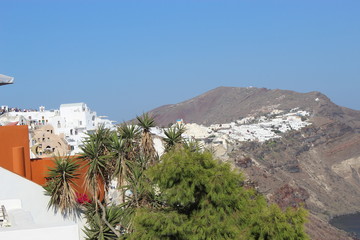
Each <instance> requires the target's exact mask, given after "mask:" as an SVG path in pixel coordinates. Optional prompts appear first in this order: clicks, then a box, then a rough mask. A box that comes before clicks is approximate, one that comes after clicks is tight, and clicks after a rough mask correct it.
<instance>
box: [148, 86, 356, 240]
mask: <svg viewBox="0 0 360 240" xmlns="http://www.w3.org/2000/svg"><path fill="white" fill-rule="evenodd" d="M291 109H300V110H303V111H306V112H309V114H310V115H309V117H308V120H307V121H309V122H310V123H311V125H308V126H306V127H304V128H301V129H300V130H292V131H287V132H284V133H280V135H281V137H280V138H276V139H269V140H267V141H265V142H259V141H238V142H236V143H231V144H232V146H231V147H229V148H227V156H229V158H227V160H228V161H230V162H232V163H234V165H235V166H237V167H239V168H241V169H242V170H243V171H244V172H245V173H246V175H247V176H248V177H249V178H250V180H251V182H252V183H253V184H254V185H256V186H257V187H258V189H259V191H260V192H262V193H264V194H266V195H267V196H268V198H269V199H270V200H272V201H274V202H277V203H278V204H280V205H281V206H284V207H285V206H294V205H298V204H300V203H301V204H305V206H306V207H307V208H308V209H309V210H310V211H311V212H312V214H314V217H312V218H311V220H312V223H313V224H308V228H309V231H310V232H311V233H312V236H313V237H314V239H322V238H321V237H318V236H316V234H315V233H316V232H317V230H316V226H317V227H319V226H322V227H321V228H323V229H329V230H328V231H327V232H328V233H329V236H330V235H332V237H334V236H336V234H335V235H334V230H333V229H332V228H329V226H325V225H326V224H325V223H326V222H325V223H324V222H321V221H320V220H319V219H318V218H316V217H315V216H317V217H320V218H321V219H324V220H327V219H329V218H330V217H332V216H334V215H340V214H346V213H353V212H356V211H359V210H360V147H359V146H360V111H355V110H351V109H348V108H344V107H340V106H337V105H336V104H334V103H333V102H331V101H330V99H329V98H327V97H326V96H325V95H323V94H321V93H319V92H310V93H297V92H293V91H287V90H269V89H265V88H235V87H219V88H216V89H214V90H211V91H209V92H207V93H205V94H202V95H200V96H198V97H195V98H193V99H190V100H187V101H184V102H182V103H178V104H173V105H166V106H163V107H159V108H157V109H154V110H152V111H151V113H152V114H153V115H154V116H155V118H156V121H157V122H158V124H159V125H160V126H161V125H162V126H167V125H168V124H169V123H172V122H174V121H175V120H176V119H183V120H184V122H186V123H197V124H203V125H207V126H209V125H210V124H215V123H217V124H224V123H231V122H236V121H238V120H240V119H243V118H246V117H249V116H251V117H255V118H257V117H261V116H268V115H269V114H271V113H273V112H274V110H276V111H281V110H283V111H287V112H288V111H290V110H291ZM324 224H325V225H324ZM314 227H315V229H314ZM330 229H331V231H332V233H330V232H331V231H330ZM324 231H325V232H326V230H324ZM338 234H340V235H341V233H339V232H338ZM340 235H338V236H339V237H340ZM340 238H341V239H343V238H344V236H343V235H342V236H341V237H340ZM323 239H329V238H323ZM332 239H333V238H332Z"/></svg>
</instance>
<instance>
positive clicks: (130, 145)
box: [118, 124, 140, 161]
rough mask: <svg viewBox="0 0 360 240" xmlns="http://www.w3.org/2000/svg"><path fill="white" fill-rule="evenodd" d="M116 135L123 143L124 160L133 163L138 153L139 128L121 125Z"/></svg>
mask: <svg viewBox="0 0 360 240" xmlns="http://www.w3.org/2000/svg"><path fill="white" fill-rule="evenodd" d="M118 133H119V134H120V137H121V138H122V139H123V140H124V141H125V142H124V147H125V158H126V159H127V160H129V161H135V159H136V155H137V154H138V152H139V151H140V146H139V138H140V128H139V127H138V126H137V125H134V124H131V125H130V124H122V125H121V126H120V127H118Z"/></svg>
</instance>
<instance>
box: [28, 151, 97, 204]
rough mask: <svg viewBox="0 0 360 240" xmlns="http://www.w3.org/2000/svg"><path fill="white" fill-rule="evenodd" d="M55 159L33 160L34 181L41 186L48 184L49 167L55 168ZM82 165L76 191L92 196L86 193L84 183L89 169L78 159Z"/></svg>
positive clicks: (76, 181) (76, 182)
mask: <svg viewBox="0 0 360 240" xmlns="http://www.w3.org/2000/svg"><path fill="white" fill-rule="evenodd" d="M72 158H76V156H74V157H72ZM53 160H54V158H50V157H49V158H38V159H31V169H32V176H33V177H32V181H33V182H35V183H37V184H40V185H44V184H45V183H46V177H47V172H48V170H49V167H54V161H53ZM77 160H78V161H79V162H78V163H79V164H80V168H79V170H78V172H77V173H78V174H79V176H78V179H76V180H75V181H74V182H75V186H74V187H75V190H76V192H78V193H86V194H87V195H88V196H90V194H89V193H88V192H87V191H85V185H84V181H85V173H86V171H87V169H88V167H87V166H85V165H86V163H85V162H84V161H82V160H79V159H77ZM103 188H104V186H103V185H101V189H103ZM103 195H104V192H103V191H102V192H101V199H102V198H103Z"/></svg>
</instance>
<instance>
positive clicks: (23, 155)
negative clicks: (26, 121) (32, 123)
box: [0, 125, 31, 180]
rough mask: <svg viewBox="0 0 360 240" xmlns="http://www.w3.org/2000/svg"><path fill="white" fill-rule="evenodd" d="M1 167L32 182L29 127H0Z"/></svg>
mask: <svg viewBox="0 0 360 240" xmlns="http://www.w3.org/2000/svg"><path fill="white" fill-rule="evenodd" d="M0 167H3V168H5V169H7V170H9V171H12V172H14V173H17V174H19V175H21V176H23V177H26V178H27V179H29V180H31V166H30V150H29V131H28V126H26V125H23V126H0Z"/></svg>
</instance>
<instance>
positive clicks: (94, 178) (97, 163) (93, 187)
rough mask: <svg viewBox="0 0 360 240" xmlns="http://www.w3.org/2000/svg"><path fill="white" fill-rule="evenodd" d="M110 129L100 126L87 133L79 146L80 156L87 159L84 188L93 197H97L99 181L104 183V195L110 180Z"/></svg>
mask: <svg viewBox="0 0 360 240" xmlns="http://www.w3.org/2000/svg"><path fill="white" fill-rule="evenodd" d="M109 144H110V131H109V130H108V129H105V128H104V127H100V128H99V129H97V130H96V132H95V133H92V134H89V136H88V138H87V139H86V140H85V141H84V145H83V146H82V147H81V150H82V152H83V153H82V154H81V157H82V158H83V159H84V160H85V161H87V167H88V169H87V171H86V174H85V184H86V188H87V189H89V190H90V192H91V194H92V196H93V198H94V199H98V197H99V193H100V190H101V189H100V186H101V184H100V183H101V182H102V183H104V187H105V189H104V190H105V195H106V192H107V189H108V186H109V183H110V180H111V175H112V172H113V168H112V165H113V164H111V161H110V160H109V159H110V158H111V154H110V150H109Z"/></svg>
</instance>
